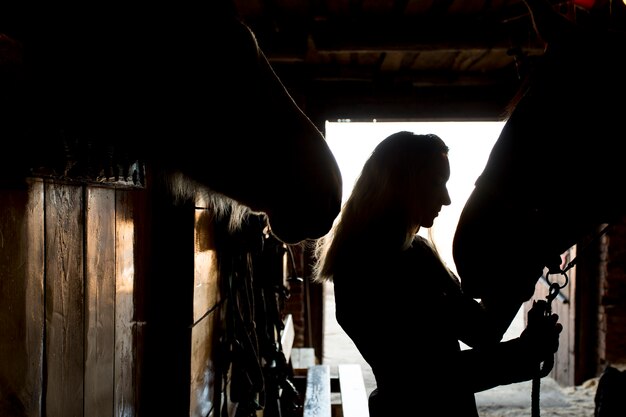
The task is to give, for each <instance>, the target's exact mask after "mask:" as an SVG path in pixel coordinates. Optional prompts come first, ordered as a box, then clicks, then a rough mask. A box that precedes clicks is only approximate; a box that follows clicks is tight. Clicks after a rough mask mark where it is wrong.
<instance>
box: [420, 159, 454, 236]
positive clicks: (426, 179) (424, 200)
mask: <svg viewBox="0 0 626 417" xmlns="http://www.w3.org/2000/svg"><path fill="white" fill-rule="evenodd" d="M449 179H450V162H449V161H448V156H447V155H446V154H444V153H440V154H437V156H436V157H435V158H432V159H431V160H430V161H429V162H428V163H427V164H426V166H425V167H424V171H423V176H422V181H421V183H422V184H421V190H419V192H418V193H417V194H418V195H416V198H417V200H418V201H419V203H418V207H420V210H419V211H420V212H421V213H420V217H421V218H420V219H418V220H419V225H420V226H421V227H427V228H428V227H432V225H433V223H434V221H435V218H436V217H437V216H438V215H439V212H440V211H441V208H442V207H443V206H448V205H450V203H451V201H450V194H449V193H448V187H447V185H446V184H447V183H448V180H449Z"/></svg>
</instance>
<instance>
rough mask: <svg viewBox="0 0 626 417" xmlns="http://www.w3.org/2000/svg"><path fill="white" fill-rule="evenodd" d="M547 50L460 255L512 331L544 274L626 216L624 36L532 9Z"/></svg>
mask: <svg viewBox="0 0 626 417" xmlns="http://www.w3.org/2000/svg"><path fill="white" fill-rule="evenodd" d="M526 4H527V6H528V8H529V10H530V12H531V17H532V19H533V24H534V28H535V30H536V32H537V34H538V35H539V36H540V38H541V39H542V40H543V41H544V42H545V44H546V48H545V51H544V53H543V54H542V55H541V56H540V57H538V58H537V62H536V63H534V64H533V69H532V71H531V73H530V75H529V79H528V83H526V84H525V86H524V89H523V90H522V91H521V94H520V95H519V100H517V101H516V102H515V103H514V106H513V107H512V110H511V112H510V114H509V116H508V118H507V120H506V123H505V125H504V128H503V130H502V132H501V134H500V136H499V138H498V140H497V141H496V144H495V145H494V147H493V149H492V151H491V154H490V157H489V159H488V162H487V164H486V166H485V168H484V171H483V172H482V174H481V175H480V176H479V178H478V179H477V181H476V183H475V188H474V190H473V192H472V194H471V195H470V197H469V199H468V201H467V203H466V205H465V207H464V209H463V211H462V214H461V217H460V219H459V223H458V226H457V230H456V233H455V236H454V241H453V256H454V261H455V264H456V268H457V271H458V273H459V277H460V278H461V281H462V285H463V287H464V289H465V291H466V292H468V293H469V294H470V295H472V296H473V297H475V298H481V299H482V300H483V302H484V303H485V304H486V305H488V306H491V307H492V308H494V309H496V310H497V311H499V312H500V314H501V320H502V321H501V323H499V325H500V328H499V330H500V331H501V332H502V333H504V331H505V330H506V328H507V327H508V325H509V324H510V322H511V320H512V319H513V317H514V315H515V314H516V312H517V310H518V309H519V307H520V305H521V304H522V303H523V302H524V301H526V300H528V299H529V298H530V297H532V295H533V292H534V288H535V284H536V282H537V280H538V279H539V278H540V277H541V276H542V274H543V273H544V269H546V268H547V269H546V270H547V271H549V272H550V273H555V272H561V271H560V265H561V258H560V255H561V254H562V253H563V252H565V251H566V250H567V249H569V248H570V247H572V246H573V245H575V244H576V243H577V242H579V241H581V239H583V238H584V237H585V236H587V235H588V234H591V233H592V232H593V231H594V229H595V228H597V227H598V226H599V225H600V224H602V223H606V222H611V221H613V220H615V219H616V218H618V217H619V216H620V215H622V214H623V213H625V212H626V208H625V207H624V203H623V202H622V198H621V196H620V195H619V192H618V191H617V190H619V189H620V187H621V185H620V184H623V181H624V172H623V168H622V167H623V163H621V162H620V160H621V158H622V157H621V155H620V152H619V151H618V150H617V149H616V148H615V146H616V144H617V143H619V141H620V139H621V137H620V136H621V132H622V129H623V127H622V122H621V120H620V119H621V118H622V117H623V116H622V115H623V114H624V112H625V110H626V108H625V107H626V106H624V105H623V104H622V103H623V98H624V97H625V93H626V78H624V74H625V73H626V72H625V71H626V64H625V63H624V61H623V59H622V58H621V57H622V56H623V54H624V52H625V51H626V39H625V38H624V36H623V34H622V33H619V32H613V31H608V30H601V29H600V27H599V26H598V25H591V24H588V25H587V26H585V25H581V24H577V23H575V22H574V21H572V20H570V19H568V18H566V17H565V16H563V15H561V14H559V13H557V12H556V11H555V10H554V9H553V8H552V7H551V6H550V5H549V3H547V2H545V1H544V0H528V1H527V2H526Z"/></svg>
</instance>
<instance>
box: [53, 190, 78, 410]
mask: <svg viewBox="0 0 626 417" xmlns="http://www.w3.org/2000/svg"><path fill="white" fill-rule="evenodd" d="M83 219H84V217H83V188H82V187H81V186H76V185H68V184H61V183H54V182H52V183H46V185H45V230H46V237H45V242H46V244H45V246H46V255H45V265H46V283H45V288H46V290H45V291H46V292H45V306H46V307H45V308H46V326H45V332H46V336H45V340H46V342H45V354H46V358H45V361H46V371H45V372H44V374H45V384H44V386H45V387H46V392H45V415H46V417H82V416H83V411H84V407H83V402H84V385H83V378H84V339H85V337H84V334H85V331H84V328H85V320H84V310H85V305H84V285H85V284H84V276H83V271H84V263H83V257H84V256H83V254H84V248H83V237H84V221H83Z"/></svg>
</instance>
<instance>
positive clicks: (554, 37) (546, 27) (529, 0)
mask: <svg viewBox="0 0 626 417" xmlns="http://www.w3.org/2000/svg"><path fill="white" fill-rule="evenodd" d="M524 4H526V7H527V8H528V11H529V12H530V16H531V18H532V21H533V26H534V28H535V32H537V35H538V36H539V37H540V38H541V39H542V40H543V41H544V42H545V43H547V44H550V43H559V42H561V41H563V40H564V39H567V38H570V37H572V36H573V35H574V33H575V32H576V30H577V27H576V24H575V23H574V22H573V21H571V20H569V19H568V18H566V17H565V16H564V15H562V14H561V13H558V12H557V11H556V10H555V9H554V6H552V5H551V4H550V3H549V2H548V1H546V0H524Z"/></svg>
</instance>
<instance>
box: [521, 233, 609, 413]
mask: <svg viewBox="0 0 626 417" xmlns="http://www.w3.org/2000/svg"><path fill="white" fill-rule="evenodd" d="M610 226H611V224H607V225H606V226H604V228H603V229H602V230H601V231H600V232H599V233H598V234H597V235H596V236H595V237H594V238H593V239H592V240H591V241H590V242H589V243H587V245H585V247H584V248H583V249H582V250H581V251H580V252H579V253H578V254H577V255H576V256H575V257H574V259H572V260H571V261H570V262H569V263H568V264H567V266H566V267H565V268H563V270H561V271H560V274H561V275H563V276H564V277H565V282H564V283H563V285H560V284H559V283H558V282H552V283H551V282H550V279H549V277H550V272H548V273H547V275H546V281H547V282H548V284H549V289H548V295H547V296H546V301H545V303H546V306H545V311H544V315H545V316H546V317H547V316H550V315H551V314H552V301H553V300H554V299H555V298H556V296H557V295H559V292H560V291H561V289H563V288H565V286H566V285H567V284H568V283H569V277H568V275H567V271H569V270H570V269H572V268H573V267H574V265H576V262H577V261H578V258H579V255H582V254H583V253H584V251H585V250H587V249H588V248H589V246H590V245H591V243H593V242H595V241H596V240H598V239H599V238H600V237H601V236H602V235H604V234H605V233H606V232H607V231H608V230H609V227H610ZM538 366H539V369H538V371H537V376H535V377H534V378H533V380H532V392H531V413H532V417H540V410H539V393H540V391H541V387H540V384H541V378H543V377H544V376H547V375H548V374H549V373H550V370H551V369H552V367H553V366H554V356H552V357H551V358H549V359H547V360H545V361H544V362H543V366H542V364H541V363H540V364H539V365H538Z"/></svg>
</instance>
